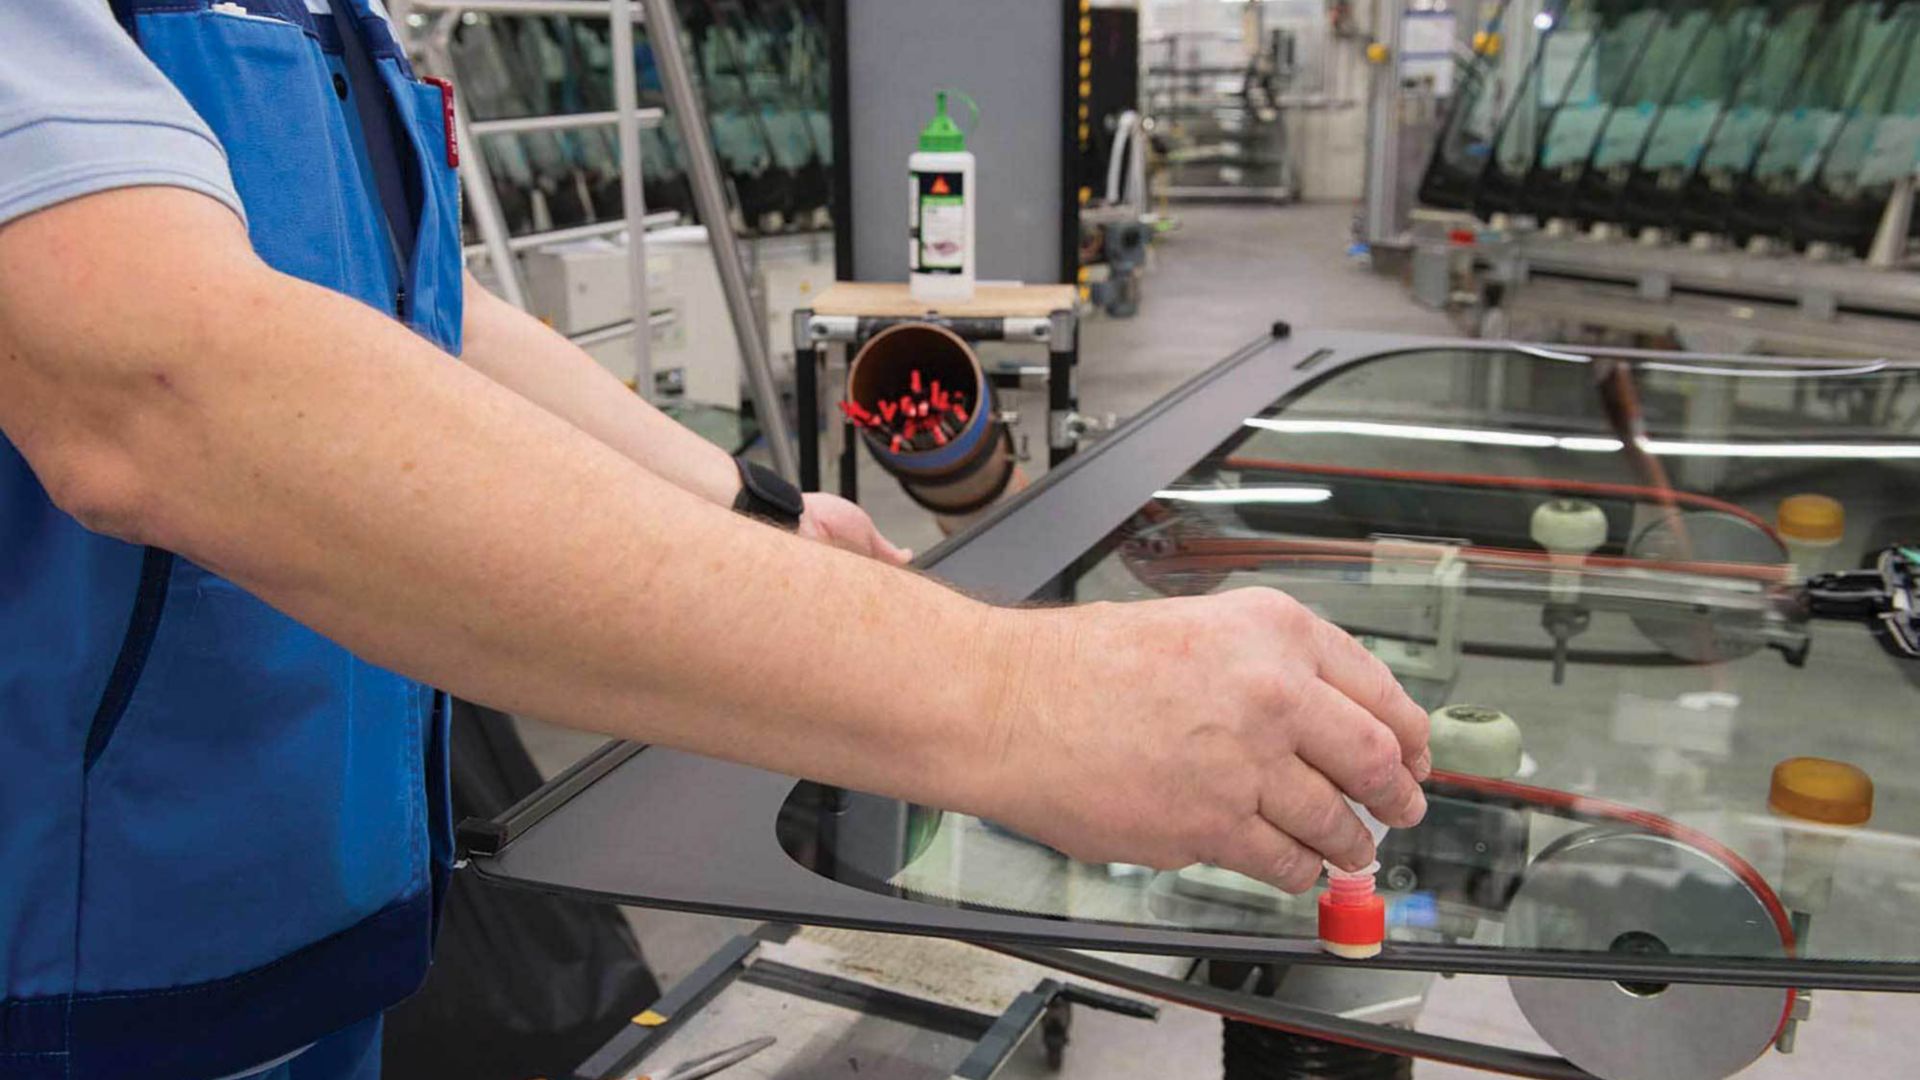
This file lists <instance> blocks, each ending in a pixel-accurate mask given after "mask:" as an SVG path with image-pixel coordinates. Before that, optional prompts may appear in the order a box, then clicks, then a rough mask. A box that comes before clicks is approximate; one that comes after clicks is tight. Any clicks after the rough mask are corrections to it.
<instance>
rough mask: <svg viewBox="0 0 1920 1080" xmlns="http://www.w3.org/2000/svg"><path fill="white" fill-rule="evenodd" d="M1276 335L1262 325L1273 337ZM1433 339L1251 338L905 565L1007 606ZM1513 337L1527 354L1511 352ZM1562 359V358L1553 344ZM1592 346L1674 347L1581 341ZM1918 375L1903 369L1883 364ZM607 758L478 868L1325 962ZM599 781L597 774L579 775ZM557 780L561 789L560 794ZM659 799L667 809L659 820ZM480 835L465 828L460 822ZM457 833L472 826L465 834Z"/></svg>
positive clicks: (518, 817) (661, 898)
mask: <svg viewBox="0 0 1920 1080" xmlns="http://www.w3.org/2000/svg"><path fill="white" fill-rule="evenodd" d="M1276 329H1279V328H1276ZM1494 347H1496V346H1492V345H1488V344H1486V343H1475V342H1467V341H1458V340H1451V339H1436V338H1426V337H1407V336H1387V335H1372V334H1339V333H1317V334H1303V335H1299V336H1297V337H1293V338H1285V337H1274V338H1262V339H1260V340H1258V341H1255V342H1253V343H1251V344H1249V345H1248V346H1246V347H1245V348H1243V349H1241V350H1240V351H1238V352H1236V353H1234V354H1233V355H1231V356H1229V357H1227V358H1226V359H1225V360H1223V361H1222V362H1221V363H1219V364H1218V365H1216V366H1215V367H1213V368H1212V369H1210V370H1208V371H1206V372H1204V373H1202V374H1200V375H1198V376H1196V377H1195V378H1193V379H1192V380H1190V381H1189V382H1187V383H1186V384H1185V385H1184V386H1182V387H1180V388H1179V389H1177V390H1175V391H1174V392H1173V393H1172V394H1170V395H1168V396H1167V397H1166V398H1164V399H1162V400H1161V401H1160V402H1159V403H1157V404H1156V405H1154V406H1152V407H1151V408H1149V409H1147V410H1145V411H1144V412H1142V413H1140V414H1139V415H1137V416H1136V417H1134V418H1133V419H1132V420H1131V421H1129V422H1128V423H1127V424H1126V425H1125V426H1124V427H1122V428H1121V429H1120V430H1119V431H1117V432H1116V433H1114V434H1113V435H1112V436H1110V437H1108V438H1106V439H1104V440H1102V441H1101V442H1100V443H1099V444H1098V445H1097V446H1095V447H1093V448H1092V449H1090V450H1089V451H1087V452H1086V453H1083V454H1079V455H1077V456H1076V457H1074V458H1073V459H1072V460H1070V461H1068V462H1066V463H1064V464H1063V465H1061V467H1059V468H1057V469H1054V470H1051V471H1050V472H1049V473H1048V474H1047V475H1046V476H1045V477H1043V478H1042V479H1041V480H1040V481H1039V482H1038V483H1036V484H1035V485H1034V486H1033V487H1032V488H1030V489H1028V490H1027V491H1026V492H1025V493H1023V494H1022V495H1021V496H1019V497H1018V498H1015V499H1013V500H1011V501H1010V502H1008V503H1006V504H1004V505H1003V506H1002V507H1000V508H999V509H998V510H996V511H995V512H993V513H992V514H991V516H989V517H988V518H987V519H986V520H984V521H983V522H982V523H981V524H980V525H978V526H977V527H975V528H974V529H972V530H970V531H969V532H967V533H965V534H963V535H961V536H958V537H955V538H953V539H951V540H949V541H947V542H946V543H944V544H941V545H940V546H938V547H936V548H935V549H933V550H932V551H930V552H929V553H928V554H927V555H926V556H925V557H924V558H922V559H921V560H920V562H919V567H920V569H922V570H924V571H926V572H928V573H930V574H932V575H933V576H935V577H938V578H941V579H944V580H945V581H947V582H949V583H950V584H952V585H954V586H956V587H958V588H960V589H963V590H965V591H967V592H970V593H972V594H975V595H982V596H987V597H990V598H992V599H995V600H1000V601H1008V602H1013V601H1020V600H1024V599H1026V598H1028V597H1030V596H1032V595H1034V594H1035V593H1038V592H1039V591H1041V590H1042V589H1043V588H1045V587H1047V586H1048V585H1049V584H1050V583H1051V582H1054V581H1055V580H1056V579H1057V578H1058V577H1059V576H1060V575H1061V573H1062V571H1064V570H1067V569H1069V568H1071V567H1072V566H1073V565H1074V563H1075V562H1076V561H1077V560H1078V559H1080V558H1081V556H1082V555H1083V553H1085V552H1086V551H1088V550H1089V549H1090V548H1092V547H1093V546H1095V545H1096V544H1098V543H1099V541H1100V540H1101V539H1102V538H1104V537H1105V536H1106V535H1107V534H1108V533H1109V532H1110V531H1111V530H1112V529H1113V528H1114V527H1115V526H1116V525H1118V524H1120V522H1121V521H1123V520H1124V519H1125V518H1126V517H1127V515H1129V514H1131V513H1133V512H1134V511H1135V510H1136V509H1137V508H1138V506H1139V504H1140V502H1141V500H1142V498H1143V497H1144V495H1145V493H1147V492H1151V491H1152V490H1154V489H1155V488H1157V487H1160V486H1163V485H1164V484H1166V483H1167V482H1169V481H1171V480H1173V479H1174V478H1175V477H1176V476H1177V475H1179V474H1180V473H1181V472H1182V471H1184V470H1185V469H1187V468H1188V467H1190V465H1191V463H1192V462H1194V461H1196V460H1198V459H1199V458H1201V457H1202V456H1203V455H1205V454H1206V453H1207V452H1208V451H1209V450H1211V449H1212V448H1213V447H1214V446H1216V445H1218V444H1219V442H1220V440H1221V439H1222V438H1223V437H1225V435H1226V434H1228V433H1229V432H1231V431H1232V430H1233V429H1234V428H1235V427H1236V426H1237V425H1238V424H1239V423H1240V422H1241V420H1243V419H1244V418H1245V416H1246V410H1247V406H1248V403H1249V402H1272V401H1277V400H1281V399H1283V398H1285V397H1287V396H1289V395H1292V394H1295V393H1298V392H1300V391H1303V390H1305V389H1307V388H1308V387H1310V386H1311V385H1313V384H1314V383H1317V382H1319V381H1321V380H1323V379H1326V378H1328V377H1330V376H1333V375H1336V374H1338V373H1340V372H1342V371H1345V370H1347V369H1349V368H1352V367H1354V366H1356V365H1359V364H1364V363H1367V362H1370V361H1372V360H1375V359H1379V358H1381V357H1384V356H1389V355H1394V354H1396V353H1403V352H1407V351H1412V350H1417V349H1438V348H1445V349H1491V348H1494ZM1522 348H1527V347H1525V346H1522ZM1556 351H1557V352H1558V353H1560V354H1563V355H1564V354H1565V353H1566V352H1568V350H1565V349H1560V350H1556ZM1580 353H1581V355H1585V356H1591V357H1596V358H1602V357H1651V356H1661V357H1672V356H1673V355H1674V354H1648V353H1643V352H1637V351H1634V350H1622V349H1583V350H1580ZM1686 358H1687V359H1694V360H1724V361H1729V362H1738V363H1740V364H1742V365H1745V366H1747V367H1768V366H1806V365H1808V364H1813V365H1818V366H1831V367H1849V366H1852V367H1857V366H1858V365H1857V364H1851V365H1850V364H1848V362H1845V361H1831V360H1815V361H1807V360H1785V359H1777V358H1761V357H1728V356H1715V357H1707V356H1701V355H1697V354H1696V355H1692V356H1690V357H1686ZM1888 366H1889V367H1898V368H1905V369H1912V370H1920V364H1910V363H1891V362H1889V363H1888ZM608 755H619V756H621V758H622V760H620V761H618V762H615V763H613V764H610V765H607V766H606V767H605V768H588V769H587V770H586V771H585V772H580V771H575V772H570V773H569V774H567V775H565V776H562V777H560V778H557V779H556V780H555V781H553V782H552V783H550V784H549V785H548V786H547V788H545V789H543V792H544V794H541V795H538V796H537V798H536V799H533V800H529V802H530V803H533V804H534V805H532V806H531V807H529V808H528V809H526V810H524V811H523V810H521V809H520V808H516V809H515V810H510V811H508V813H507V814H505V815H502V816H501V817H500V818H497V819H495V820H494V821H493V822H490V823H486V824H485V826H484V827H485V828H487V829H490V830H492V832H493V833H494V834H496V835H504V836H505V840H504V842H503V843H502V844H501V845H500V846H499V847H497V848H496V849H495V850H493V851H492V852H490V853H482V852H480V851H477V850H476V851H474V852H473V856H474V857H473V863H472V865H473V868H474V869H475V870H476V871H477V872H478V873H479V874H480V875H481V876H482V877H485V878H488V879H490V880H494V881H500V882H506V883H512V884H517V885H523V886H528V887H532V888H537V889H544V890H549V891H554V892H561V893H568V894H575V895H583V896H589V897H594V898H597V899H603V900H611V901H616V902H619V903H637V904H641V905H644V906H651V907H666V908H676V909H682V910H689V911H699V912H707V913H712V914H725V915H736V916H748V917H754V918H771V919H780V920H788V921H795V922H803V923H817V924H821V925H832V926H849V927H856V928H863V929H872V930H883V931H893V932H910V933H922V934H930V935H934V936H941V937H953V938H961V939H967V940H974V941H983V942H996V943H1015V944H1023V945H1042V946H1058V947H1068V948H1095V949H1115V950H1122V951H1134V952H1145V953H1154V954H1161V955H1183V956H1209V957H1223V958H1233V959H1253V960H1273V961H1283V962H1295V963H1339V962H1340V961H1335V960H1331V959H1330V958H1329V957H1328V956H1327V955H1326V954H1325V953H1323V952H1321V951H1320V949H1319V946H1318V944H1317V943H1316V942H1314V941H1310V940H1303V939H1297V938H1296V939H1286V938H1273V937H1264V936H1258V935H1248V934H1238V933H1230V932H1211V931H1196V930H1175V929H1166V928H1160V927H1142V926H1115V925H1108V924H1102V923H1098V922H1090V921H1084V920H1069V919H1058V918H1046V917H1040V916H1030V915H1021V914H1014V913H1011V912H1007V911H1001V910H989V909H977V908H968V907H959V906H953V907H947V906H936V905H932V904H926V903H921V902H918V901H914V900H911V899H906V898H903V897H899V896H891V895H883V894H880V893H875V892H869V891H866V890H863V889H860V888H856V887H854V886H851V885H847V884H842V883H839V882H835V881H831V880H828V879H826V878H824V877H821V876H818V875H816V874H814V873H813V872H812V871H810V870H808V869H806V868H804V867H802V866H800V865H799V864H798V863H796V862H794V861H793V860H792V859H791V858H789V857H788V856H787V854H786V853H785V852H784V851H783V850H782V849H781V847H780V844H779V842H778V840H777V838H776V836H775V833H774V829H773V828H771V827H770V823H771V822H773V821H774V820H775V819H776V817H777V815H778V813H779V811H780V808H781V807H782V805H783V804H784V803H785V801H786V799H787V796H788V794H789V793H790V792H791V790H792V788H793V784H794V781H793V780H792V779H791V778H789V777H785V776H780V775H778V774H775V773H771V772H767V771H765V770H760V769H754V768H749V767H747V766H743V765H734V764H729V763H726V762H720V761H714V760H710V759H706V758H701V757H697V756H695V755H692V754H686V753H681V752H678V751H673V750H667V749H663V748H647V749H645V750H639V749H636V748H634V747H632V746H630V745H627V744H618V743H616V744H611V748H610V749H607V750H604V751H602V754H601V755H600V756H599V757H597V758H595V759H594V760H598V761H601V762H602V763H603V764H604V762H605V758H606V756H608ZM593 772H598V773H599V775H598V778H597V779H594V778H591V777H590V776H589V775H588V774H589V773H593ZM562 789H564V790H562ZM668 808H670V810H671V813H670V815H668V814H666V813H664V811H666V810H667V809H668ZM478 827H480V826H476V828H478ZM466 831H467V832H472V831H473V830H472V829H469V830H466ZM1372 962H1373V963H1375V964H1377V965H1379V966H1381V967H1385V968H1403V969H1408V970H1421V971H1445V972H1473V973H1484V974H1494V975H1522V976H1527V975H1538V976H1556V977H1574V978H1586V979H1616V980H1629V981H1636V980H1637V981H1662V982H1683V983H1710V984H1721V985H1746V986H1781V987H1798V988H1801V989H1858V990H1900V991H1920V963H1899V962H1887V961H1859V962H1854V961H1810V960H1798V961H1796V960H1792V959H1779V960H1758V959H1754V960H1747V959H1733V958H1727V959H1715V958H1700V957H1685V956H1673V957H1661V958H1652V957H1622V956H1618V955H1599V954H1592V953H1550V952H1529V953H1519V952H1507V951H1501V950H1496V949H1487V948H1476V947H1467V946H1455V945H1438V944H1421V943H1399V942H1391V943H1389V944H1388V946H1387V948H1386V951H1385V952H1384V953H1383V954H1382V955H1381V956H1380V957H1379V958H1378V959H1376V960H1374V961H1372Z"/></svg>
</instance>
